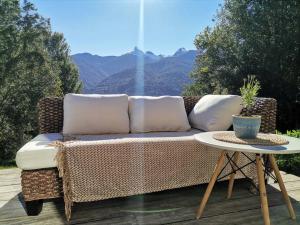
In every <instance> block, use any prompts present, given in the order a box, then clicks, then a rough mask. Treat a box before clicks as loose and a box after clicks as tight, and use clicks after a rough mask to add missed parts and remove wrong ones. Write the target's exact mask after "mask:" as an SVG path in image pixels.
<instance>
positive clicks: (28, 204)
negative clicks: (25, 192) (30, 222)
mask: <svg viewBox="0 0 300 225" xmlns="http://www.w3.org/2000/svg"><path fill="white" fill-rule="evenodd" d="M25 209H26V213H27V215H28V216H37V215H38V214H40V212H41V211H42V209H43V200H42V199H40V200H34V201H25Z"/></svg>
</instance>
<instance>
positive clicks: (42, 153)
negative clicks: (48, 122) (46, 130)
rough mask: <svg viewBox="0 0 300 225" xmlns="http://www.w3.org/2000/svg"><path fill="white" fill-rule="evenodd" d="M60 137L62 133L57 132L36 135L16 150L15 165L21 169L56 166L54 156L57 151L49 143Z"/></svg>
mask: <svg viewBox="0 0 300 225" xmlns="http://www.w3.org/2000/svg"><path fill="white" fill-rule="evenodd" d="M61 139H62V135H61V134H59V133H50V134H40V135H38V136H36V137H35V138H34V139H32V140H31V141H30V142H28V143H27V144H25V145H24V146H23V147H22V148H21V149H20V150H19V151H18V152H17V155H16V163H17V166H18V167H19V168H20V169H23V170H34V169H43V168H51V167H56V162H55V160H54V157H55V155H56V153H57V148H56V147H54V146H50V145H49V144H51V143H52V142H54V141H56V140H61Z"/></svg>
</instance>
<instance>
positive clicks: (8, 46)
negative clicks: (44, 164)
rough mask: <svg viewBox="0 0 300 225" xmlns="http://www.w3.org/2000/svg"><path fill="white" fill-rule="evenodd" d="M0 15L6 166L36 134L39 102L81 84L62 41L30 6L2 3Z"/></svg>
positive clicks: (2, 158) (0, 108)
mask: <svg viewBox="0 0 300 225" xmlns="http://www.w3.org/2000/svg"><path fill="white" fill-rule="evenodd" d="M0 14H1V20H0V164H2V165H10V164H12V163H14V157H15V152H16V150H18V148H19V147H20V146H22V145H23V144H24V143H25V142H26V141H28V140H29V139H31V138H32V137H33V135H36V134H37V133H38V130H37V107H36V106H37V103H38V100H39V99H40V98H42V97H45V96H50V95H55V96H60V95H62V94H64V93H67V92H78V91H79V90H80V83H79V82H78V71H77V69H76V68H75V67H74V65H73V64H72V62H71V60H70V57H69V48H68V45H67V44H66V43H65V39H64V38H63V36H62V35H61V34H56V33H52V32H51V28H50V22H49V20H47V19H44V18H43V17H41V16H40V15H39V14H38V13H37V11H36V9H35V8H34V5H33V4H32V3H30V2H28V1H24V3H23V4H22V5H21V4H20V2H19V0H0ZM57 39H58V41H57Z"/></svg>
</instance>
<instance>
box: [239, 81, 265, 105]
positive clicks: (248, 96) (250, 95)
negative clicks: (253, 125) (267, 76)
mask: <svg viewBox="0 0 300 225" xmlns="http://www.w3.org/2000/svg"><path fill="white" fill-rule="evenodd" d="M259 89H260V85H259V81H258V80H257V79H256V78H255V76H254V75H249V76H248V78H247V79H244V85H243V86H242V87H241V88H240V92H241V96H242V101H243V103H242V104H243V106H244V107H245V108H246V109H250V108H251V107H252V106H253V105H254V104H255V98H256V96H257V95H258V91H259Z"/></svg>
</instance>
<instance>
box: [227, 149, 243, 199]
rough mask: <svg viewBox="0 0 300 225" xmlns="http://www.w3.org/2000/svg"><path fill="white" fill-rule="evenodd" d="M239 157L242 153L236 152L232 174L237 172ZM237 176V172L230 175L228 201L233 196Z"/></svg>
mask: <svg viewBox="0 0 300 225" xmlns="http://www.w3.org/2000/svg"><path fill="white" fill-rule="evenodd" d="M239 155H240V152H235V153H234V156H233V162H234V163H233V165H232V172H233V170H236V169H237V168H236V166H235V165H236V164H237V162H238V159H239ZM235 174H236V172H234V173H232V174H231V175H230V178H229V183H228V192H227V199H230V198H231V195H232V189H233V183H234V177H235Z"/></svg>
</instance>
